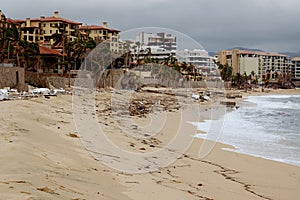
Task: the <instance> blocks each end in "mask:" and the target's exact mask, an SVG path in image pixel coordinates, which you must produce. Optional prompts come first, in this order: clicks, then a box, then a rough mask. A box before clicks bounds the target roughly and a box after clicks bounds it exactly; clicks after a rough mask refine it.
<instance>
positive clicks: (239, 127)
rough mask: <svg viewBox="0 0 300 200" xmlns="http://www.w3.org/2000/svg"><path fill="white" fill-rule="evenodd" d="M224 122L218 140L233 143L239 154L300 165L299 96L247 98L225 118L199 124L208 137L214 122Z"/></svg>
mask: <svg viewBox="0 0 300 200" xmlns="http://www.w3.org/2000/svg"><path fill="white" fill-rule="evenodd" d="M216 123H218V124H222V130H221V131H220V132H219V133H217V134H219V137H218V142H222V143H225V144H230V145H233V146H234V147H235V148H236V149H235V150H232V151H236V152H239V153H245V154H249V155H253V156H257V157H262V158H266V159H271V160H276V161H280V162H285V163H289V164H293V165H298V166H300V95H269V96H251V97H248V98H247V99H246V100H245V101H244V102H243V103H242V106H241V107H240V108H239V109H237V110H234V111H230V112H227V113H226V115H225V116H224V118H223V119H219V120H218V122H214V123H212V121H211V120H206V121H205V122H203V123H197V128H198V129H199V130H202V131H205V132H207V134H198V135H196V137H200V138H203V139H206V138H209V135H210V134H216V133H212V132H211V131H213V130H214V129H213V127H212V125H213V124H216Z"/></svg>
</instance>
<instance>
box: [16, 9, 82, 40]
mask: <svg viewBox="0 0 300 200" xmlns="http://www.w3.org/2000/svg"><path fill="white" fill-rule="evenodd" d="M81 24H82V23H80V22H75V21H71V20H68V19H65V18H61V17H59V13H58V11H55V12H54V15H53V16H50V17H45V16H41V17H40V18H34V19H30V18H26V20H25V21H22V22H21V30H22V37H23V38H24V40H27V41H29V42H38V43H40V44H42V43H44V42H45V41H49V42H50V43H51V44H53V43H54V40H53V39H50V38H51V36H52V35H53V34H55V33H62V32H65V34H66V35H67V36H68V38H69V39H70V41H73V40H74V39H75V38H76V31H77V30H78V29H79V27H80V26H81Z"/></svg>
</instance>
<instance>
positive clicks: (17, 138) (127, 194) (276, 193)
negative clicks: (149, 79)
mask: <svg viewBox="0 0 300 200" xmlns="http://www.w3.org/2000/svg"><path fill="white" fill-rule="evenodd" d="M298 91H299V90H298ZM298 91H297V90H296V91H294V92H293V93H295V92H296V93H297V92H298ZM285 92H286V91H285ZM111 95H112V93H111V92H104V91H103V92H100V93H99V94H98V95H97V97H96V102H97V105H98V106H97V107H96V110H97V112H96V116H97V119H98V121H99V124H100V127H101V128H102V129H103V131H104V132H105V133H106V134H107V137H108V138H109V139H111V140H112V141H113V142H114V143H115V144H116V145H117V146H119V147H120V148H121V149H125V150H127V151H129V152H134V153H139V154H140V153H141V154H143V153H144V154H146V153H149V152H155V151H158V150H160V149H161V148H164V147H165V145H166V144H168V143H170V141H172V139H173V138H174V132H176V131H177V130H178V125H179V124H180V123H182V122H181V120H182V110H181V108H178V107H177V106H174V105H175V104H176V100H174V99H172V98H170V97H169V96H167V97H168V100H166V101H165V102H163V101H164V100H163V99H165V96H162V98H163V99H162V100H161V101H160V105H161V106H157V108H156V109H158V111H156V112H154V115H156V117H160V116H162V117H166V118H167V120H166V121H165V122H164V126H163V127H162V129H161V130H160V131H159V133H158V134H156V135H154V136H151V137H143V138H139V137H133V135H128V134H125V133H124V132H125V129H127V131H129V132H130V130H132V133H133V134H139V129H138V128H136V127H125V128H124V127H120V124H119V123H122V120H125V119H122V117H124V116H126V113H125V114H124V116H122V113H118V115H114V114H113V113H112V111H111V110H110V109H109V107H111ZM243 95H244V94H243ZM158 96H159V95H158ZM153 97H154V95H153V94H144V96H142V97H136V98H139V99H151V98H153ZM155 98H156V99H155V101H158V100H159V98H160V97H157V96H156V97H155ZM118 99H119V98H118ZM182 102H184V98H183V100H182ZM186 103H188V102H186ZM209 107H211V105H209V104H207V105H206V104H205V103H203V105H201V106H200V108H201V109H204V110H205V109H206V110H209ZM0 108H1V113H0V118H1V125H0V126H1V128H0V163H1V165H0V199H1V200H2V199H26V200H27V199H28V200H30V199H31V200H33V199H73V200H75V199H136V200H138V199H282V200H286V199H296V198H298V197H299V196H300V190H299V188H300V167H299V166H293V165H288V164H284V163H279V162H275V161H270V160H265V159H261V158H257V157H252V156H247V155H243V154H238V153H235V152H229V151H224V150H222V148H224V147H228V148H231V147H230V146H228V145H224V144H220V143H217V144H216V145H215V146H214V148H213V149H212V151H210V152H209V154H208V155H207V156H206V157H204V158H202V159H200V158H199V149H200V147H201V145H202V144H203V142H204V141H203V140H201V139H196V138H195V139H194V140H192V144H191V145H190V146H189V148H188V149H187V151H185V152H183V154H182V155H181V154H178V155H179V156H178V157H179V158H178V159H177V160H175V162H173V163H172V164H170V165H168V166H166V167H161V168H159V169H158V170H156V171H153V172H150V173H134V174H132V173H127V172H125V171H118V170H116V169H113V168H110V167H108V166H107V165H104V164H103V163H102V162H101V158H102V157H100V160H99V158H95V157H93V156H92V155H91V154H90V153H89V152H88V151H87V149H86V147H85V146H84V145H83V144H84V142H82V140H83V137H82V135H80V133H77V132H76V131H77V130H76V128H75V124H74V119H73V118H74V116H73V110H72V97H71V96H70V95H59V96H57V97H51V98H50V99H46V98H42V97H41V98H33V99H30V100H16V101H5V102H0ZM124 110H126V109H124ZM164 110H166V111H167V114H165V113H166V112H165V111H164ZM191 115H193V114H191ZM150 116H151V113H150V114H146V115H144V116H139V115H134V116H130V117H128V116H127V118H130V119H131V120H134V121H135V122H136V123H137V124H140V125H147V124H149V123H151V118H150ZM116 119H117V120H119V121H117V120H116ZM120 120H121V122H120ZM117 122H118V123H117ZM123 122H126V120H125V121H123ZM182 126H184V130H185V132H186V134H187V137H192V135H193V133H194V132H195V127H193V126H192V125H190V124H186V123H184V125H182ZM206 142H207V141H206ZM211 145H212V146H213V145H214V144H211ZM170 151H172V149H170ZM115 160H116V162H120V160H119V161H118V158H115Z"/></svg>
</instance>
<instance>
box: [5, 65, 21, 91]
mask: <svg viewBox="0 0 300 200" xmlns="http://www.w3.org/2000/svg"><path fill="white" fill-rule="evenodd" d="M4 87H10V88H14V89H18V90H19V91H25V90H26V89H27V88H26V84H25V79H24V68H20V67H3V66H0V88H4Z"/></svg>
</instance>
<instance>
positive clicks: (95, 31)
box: [79, 22, 120, 52]
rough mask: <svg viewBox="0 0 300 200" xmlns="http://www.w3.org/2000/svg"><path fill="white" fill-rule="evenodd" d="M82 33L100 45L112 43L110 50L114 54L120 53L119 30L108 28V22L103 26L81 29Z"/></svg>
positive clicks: (90, 26)
mask: <svg viewBox="0 0 300 200" xmlns="http://www.w3.org/2000/svg"><path fill="white" fill-rule="evenodd" d="M79 30H80V31H81V32H84V33H85V34H87V35H88V37H89V38H91V39H93V40H94V41H96V43H100V42H102V41H105V40H107V41H109V42H110V49H111V51H113V52H118V51H119V32H120V31H119V30H116V29H112V28H108V27H107V22H103V26H99V25H86V26H81V27H80V28H79Z"/></svg>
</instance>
